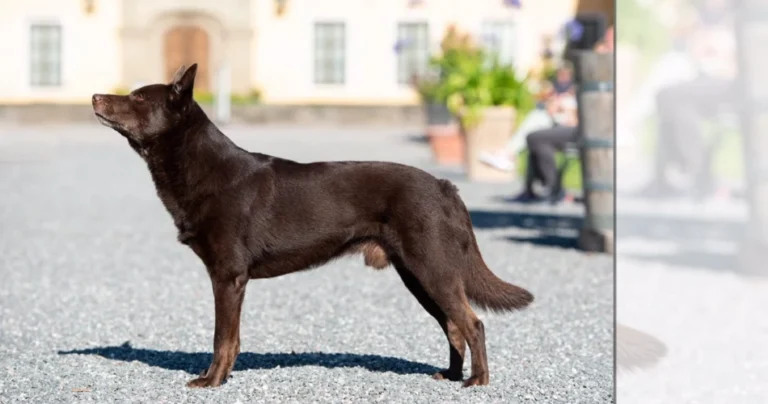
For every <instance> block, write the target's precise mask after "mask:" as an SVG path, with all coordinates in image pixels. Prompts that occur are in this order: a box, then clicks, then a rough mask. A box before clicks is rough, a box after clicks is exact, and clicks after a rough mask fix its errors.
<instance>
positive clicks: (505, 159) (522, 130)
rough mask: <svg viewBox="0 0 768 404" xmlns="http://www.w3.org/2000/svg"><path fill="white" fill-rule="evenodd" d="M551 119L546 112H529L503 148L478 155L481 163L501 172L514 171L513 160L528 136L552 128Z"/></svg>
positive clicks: (536, 110) (523, 146)
mask: <svg viewBox="0 0 768 404" xmlns="http://www.w3.org/2000/svg"><path fill="white" fill-rule="evenodd" d="M552 125H553V122H552V118H551V117H550V116H549V114H548V113H547V111H545V110H543V109H535V110H533V111H531V112H530V113H529V114H528V115H527V116H526V117H525V119H523V121H522V122H521V123H520V127H519V128H517V130H516V131H515V133H514V134H512V137H511V138H510V139H509V141H507V143H506V144H505V145H504V147H503V148H502V149H501V150H499V151H497V152H493V153H491V152H485V153H480V156H479V159H480V161H481V162H483V163H485V164H487V165H489V166H491V167H493V168H496V169H498V170H502V171H512V170H514V169H515V164H514V162H515V158H516V157H517V155H518V154H519V153H520V152H521V151H523V149H524V148H525V141H526V138H527V137H528V134H529V133H531V132H533V131H536V130H541V129H546V128H550V127H552Z"/></svg>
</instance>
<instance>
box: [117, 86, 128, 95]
mask: <svg viewBox="0 0 768 404" xmlns="http://www.w3.org/2000/svg"><path fill="white" fill-rule="evenodd" d="M130 92H131V90H129V89H127V88H126V87H122V86H119V87H115V88H113V89H112V94H117V95H128V94H129V93H130Z"/></svg>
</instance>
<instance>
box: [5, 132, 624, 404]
mask: <svg viewBox="0 0 768 404" xmlns="http://www.w3.org/2000/svg"><path fill="white" fill-rule="evenodd" d="M226 131H227V132H228V133H229V134H230V135H231V136H232V137H233V138H234V139H235V140H236V141H237V142H238V143H240V144H241V145H243V146H245V147H246V148H248V149H250V150H259V151H262V152H266V153H274V154H278V155H281V156H284V157H288V158H294V159H297V160H300V161H310V160H325V159H333V160H341V159H358V160H393V161H398V162H403V163H407V164H412V165H416V166H420V167H423V168H425V169H428V170H432V171H433V172H435V173H436V175H440V176H444V177H449V178H451V179H453V180H455V181H456V182H457V185H459V187H460V189H461V192H462V196H463V198H464V199H465V201H466V203H467V205H468V206H469V207H470V209H471V210H473V212H474V215H475V216H474V217H475V218H476V221H475V224H476V226H477V229H476V231H477V235H478V240H479V243H480V248H481V250H482V252H483V254H484V256H485V259H486V261H487V262H488V264H489V266H490V267H491V268H492V269H493V270H494V271H495V272H496V273H497V274H499V275H500V276H501V277H502V278H505V279H508V280H510V281H513V282H515V283H518V284H520V285H522V286H524V287H526V288H528V289H530V290H531V291H533V293H534V294H535V295H536V298H537V301H536V303H535V304H534V305H533V306H532V307H531V308H530V309H529V310H526V311H523V312H520V313H514V314H507V315H493V314H485V313H481V312H480V313H479V314H480V316H481V318H482V319H483V321H484V322H485V325H486V332H487V346H488V352H489V366H490V371H491V385H490V386H488V387H479V388H470V389H462V388H460V384H459V383H451V382H437V381H433V380H432V379H431V378H430V377H429V375H430V374H432V373H433V372H435V371H436V370H438V368H442V367H445V366H447V362H448V349H447V343H446V342H445V340H444V336H443V335H442V332H441V331H440V330H439V328H438V327H437V324H436V323H435V322H434V320H432V318H431V317H429V315H428V314H426V312H424V311H423V310H422V309H421V307H420V306H418V303H417V302H416V301H415V299H414V298H413V297H412V296H410V295H409V294H408V292H407V291H406V289H405V288H404V287H403V286H402V284H401V282H400V280H399V278H398V277H397V274H396V273H395V272H394V271H392V270H387V271H373V270H370V269H368V268H366V267H364V266H363V265H362V258H359V257H353V258H348V259H342V260H339V261H335V262H333V263H330V264H328V265H326V266H324V267H322V268H320V269H317V270H314V271H309V272H304V273H300V274H293V275H288V276H285V277H282V278H278V279H272V280H262V281H254V282H251V284H250V285H249V288H248V292H247V297H246V300H245V307H244V310H243V319H242V322H243V324H242V350H243V353H242V354H241V355H240V357H239V359H238V361H237V364H236V366H235V371H234V372H233V376H232V377H231V378H230V379H229V381H228V382H227V383H226V384H225V385H224V386H222V387H221V388H218V389H208V390H192V389H187V388H186V387H185V386H184V385H185V382H186V381H188V380H190V379H191V378H193V377H194V375H195V374H196V373H199V372H200V371H201V370H202V369H204V368H205V367H207V366H208V364H209V360H210V358H211V348H212V346H211V343H212V342H211V341H212V333H213V314H214V311H213V298H212V294H211V291H210V282H209V280H208V279H207V275H206V273H205V270H204V268H203V266H202V265H201V263H200V262H199V261H198V260H197V258H196V257H195V256H194V254H193V253H192V252H191V251H189V250H187V249H186V247H184V246H181V245H179V244H178V243H177V242H176V241H175V231H174V228H173V225H172V222H171V220H170V218H169V217H168V215H167V214H166V212H165V210H164V208H163V207H162V205H161V203H160V201H159V200H158V199H157V197H156V196H155V194H154V190H153V187H152V183H151V180H150V178H149V174H148V172H147V171H146V169H145V167H144V165H143V163H142V161H141V160H140V159H139V158H138V157H137V156H136V155H134V153H133V151H132V150H130V148H129V147H128V145H127V144H125V143H124V141H123V140H122V139H121V138H119V136H118V135H117V134H115V133H112V132H110V131H109V130H107V129H105V128H101V127H97V126H83V127H47V128H46V127H40V128H36V129H31V128H5V129H4V130H2V131H0V196H1V197H2V199H1V200H2V202H0V226H1V228H2V231H0V271H1V272H0V275H1V278H0V279H2V281H1V282H2V287H0V310H1V311H0V402H2V403H16V402H25V403H65V402H66V403H69V402H98V403H108V402H121V403H123V402H145V403H164V402H168V403H176V402H225V403H238V402H240V403H247V402H302V403H303V402H349V403H359V402H388V403H397V402H402V403H421V402H424V403H427V402H428V403H437V402H462V403H472V402H475V403H491V402H503V403H530V402H540V403H569V404H573V403H607V402H611V401H613V399H612V397H613V384H612V381H613V354H612V350H613V342H612V335H613V272H612V269H613V268H612V260H611V258H610V257H609V256H602V255H586V254H583V253H580V252H578V251H576V250H573V249H571V248H564V247H562V246H563V245H565V246H567V245H568V243H570V242H572V240H571V239H570V238H569V237H570V236H572V235H573V231H572V230H571V231H563V232H562V233H557V234H555V233H552V234H546V235H542V233H541V232H540V231H538V230H536V229H534V228H532V227H535V226H536V223H540V222H541V221H542V220H544V221H546V220H559V223H560V224H562V225H574V223H578V215H579V213H580V211H581V207H579V206H570V207H568V206H566V207H562V208H558V209H556V210H554V209H552V208H549V207H540V208H537V210H530V211H521V210H520V209H519V208H518V209H516V208H514V207H513V206H511V205H509V204H504V203H502V202H499V201H498V200H497V198H498V196H500V195H504V194H509V193H511V192H512V191H513V189H512V188H511V187H500V186H494V185H483V184H472V183H466V182H463V181H461V179H460V177H457V176H456V173H455V172H453V171H451V170H438V169H436V168H435V167H433V166H431V164H430V163H429V150H428V148H427V147H425V145H422V144H418V142H415V141H413V140H409V138H408V134H407V133H406V132H405V131H391V130H384V129H382V130H371V129H366V130H361V131H354V130H333V129H317V130H313V131H310V130H307V129H300V128H285V127H283V128H269V129H267V128H260V129H248V128H237V127H233V128H228V129H226ZM548 215H556V216H552V217H550V216H548ZM558 217H559V219H558ZM526 218H527V219H526ZM537 221H538V222H537ZM468 365H469V362H467V363H466V366H465V372H467V374H468V372H469V369H468Z"/></svg>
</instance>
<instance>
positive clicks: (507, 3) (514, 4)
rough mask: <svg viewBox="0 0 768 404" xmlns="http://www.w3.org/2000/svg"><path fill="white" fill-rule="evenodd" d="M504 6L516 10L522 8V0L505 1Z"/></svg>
mask: <svg viewBox="0 0 768 404" xmlns="http://www.w3.org/2000/svg"><path fill="white" fill-rule="evenodd" d="M504 5H505V6H507V7H515V8H520V7H522V3H521V1H520V0H504Z"/></svg>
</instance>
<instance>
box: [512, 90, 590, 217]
mask: <svg viewBox="0 0 768 404" xmlns="http://www.w3.org/2000/svg"><path fill="white" fill-rule="evenodd" d="M548 106H549V108H551V111H552V114H553V115H554V116H556V117H557V118H556V121H557V123H558V124H557V125H555V126H553V127H551V128H547V129H541V130H537V131H534V132H532V133H530V134H529V135H528V137H527V138H526V143H527V145H528V168H527V171H526V176H525V187H524V189H523V192H522V193H521V194H520V195H518V196H517V197H516V198H515V201H517V202H534V201H539V200H541V199H542V198H540V197H539V196H538V195H536V193H535V192H534V191H533V183H534V180H535V179H537V178H538V179H539V180H540V181H541V183H542V185H543V187H544V189H545V192H546V195H547V197H546V198H547V199H548V200H549V201H550V202H552V203H557V202H561V201H563V200H564V199H565V198H566V195H565V192H564V191H563V190H562V189H561V188H560V187H559V184H558V183H557V181H558V178H557V163H556V161H555V153H556V152H557V151H559V150H563V149H564V148H565V146H566V145H567V144H568V143H571V142H574V141H576V139H577V136H578V114H577V110H576V100H575V99H573V98H566V99H555V101H553V102H550V103H549V104H548Z"/></svg>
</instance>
